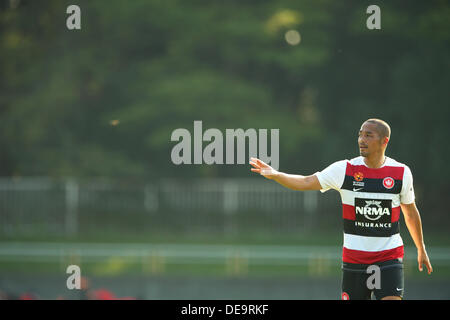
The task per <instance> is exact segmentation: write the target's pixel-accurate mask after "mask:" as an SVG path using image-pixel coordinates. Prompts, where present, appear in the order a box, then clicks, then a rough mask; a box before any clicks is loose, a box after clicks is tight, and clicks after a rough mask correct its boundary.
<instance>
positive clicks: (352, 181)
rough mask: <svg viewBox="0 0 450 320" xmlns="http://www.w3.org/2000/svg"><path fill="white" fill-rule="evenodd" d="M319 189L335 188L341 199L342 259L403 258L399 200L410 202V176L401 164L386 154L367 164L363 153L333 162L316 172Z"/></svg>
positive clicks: (374, 260)
mask: <svg viewBox="0 0 450 320" xmlns="http://www.w3.org/2000/svg"><path fill="white" fill-rule="evenodd" d="M316 176H317V178H318V179H319V182H320V185H321V186H322V189H321V191H322V192H325V191H327V190H329V189H335V190H337V191H339V193H340V194H341V199H342V218H343V225H344V247H343V254H342V260H343V262H347V263H358V264H372V263H375V262H382V261H386V260H391V259H399V258H403V254H404V251H403V241H402V238H401V237H400V233H399V232H400V229H399V218H400V204H401V203H402V204H409V203H412V202H414V189H413V178H412V174H411V170H410V169H409V167H408V166H406V165H405V164H402V163H400V162H397V161H395V160H394V159H392V158H389V157H386V161H385V162H384V164H383V166H382V167H380V168H377V169H373V168H369V167H367V166H366V164H365V163H364V158H363V157H356V158H354V159H351V160H342V161H338V162H335V163H333V164H331V165H330V166H328V167H327V168H325V169H324V170H323V171H321V172H317V173H316Z"/></svg>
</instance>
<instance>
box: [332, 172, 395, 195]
mask: <svg viewBox="0 0 450 320" xmlns="http://www.w3.org/2000/svg"><path fill="white" fill-rule="evenodd" d="M354 181H355V179H354V178H353V176H347V175H346V176H345V179H344V183H343V184H342V187H341V189H345V190H350V191H354V192H373V193H393V194H398V193H400V192H401V191H402V180H395V183H394V187H393V188H392V189H387V188H385V187H384V186H383V179H369V178H364V180H363V181H362V182H364V186H358V185H353V182H354Z"/></svg>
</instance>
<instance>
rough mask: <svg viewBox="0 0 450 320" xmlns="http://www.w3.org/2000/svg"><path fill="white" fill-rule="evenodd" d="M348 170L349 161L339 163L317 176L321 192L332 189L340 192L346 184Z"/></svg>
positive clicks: (317, 173)
mask: <svg viewBox="0 0 450 320" xmlns="http://www.w3.org/2000/svg"><path fill="white" fill-rule="evenodd" d="M346 169H347V160H341V161H337V162H335V163H333V164H331V165H329V166H328V167H326V168H325V169H323V170H322V171H320V172H316V173H315V175H316V177H317V179H319V182H320V186H321V187H322V189H321V190H320V191H321V192H325V191H328V190H330V189H335V190H338V191H339V190H340V189H341V187H342V184H343V183H344V178H345V170H346Z"/></svg>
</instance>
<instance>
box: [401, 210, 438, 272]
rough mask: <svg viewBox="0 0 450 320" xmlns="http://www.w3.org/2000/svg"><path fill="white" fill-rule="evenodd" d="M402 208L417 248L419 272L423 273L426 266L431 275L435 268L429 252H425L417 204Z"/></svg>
mask: <svg viewBox="0 0 450 320" xmlns="http://www.w3.org/2000/svg"><path fill="white" fill-rule="evenodd" d="M401 207H402V212H403V216H404V217H405V223H406V226H407V227H408V230H409V233H410V234H411V238H412V239H413V241H414V244H415V245H416V247H417V262H418V263H419V270H420V271H422V269H423V268H422V265H423V264H425V266H426V267H427V270H428V274H430V273H431V272H433V267H432V266H431V263H430V259H429V258H428V254H427V251H426V250H425V243H424V242H423V234H422V222H421V219H420V214H419V211H418V210H417V207H416V203H415V202H413V203H410V204H401Z"/></svg>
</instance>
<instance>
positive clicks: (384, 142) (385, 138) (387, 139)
mask: <svg viewBox="0 0 450 320" xmlns="http://www.w3.org/2000/svg"><path fill="white" fill-rule="evenodd" d="M388 142H389V138H388V137H384V141H383V144H384V145H386V146H387V144H388Z"/></svg>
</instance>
